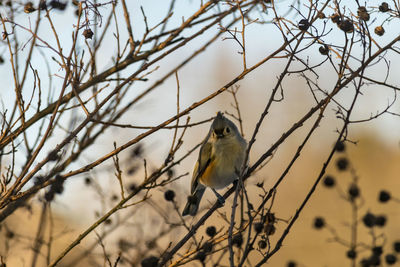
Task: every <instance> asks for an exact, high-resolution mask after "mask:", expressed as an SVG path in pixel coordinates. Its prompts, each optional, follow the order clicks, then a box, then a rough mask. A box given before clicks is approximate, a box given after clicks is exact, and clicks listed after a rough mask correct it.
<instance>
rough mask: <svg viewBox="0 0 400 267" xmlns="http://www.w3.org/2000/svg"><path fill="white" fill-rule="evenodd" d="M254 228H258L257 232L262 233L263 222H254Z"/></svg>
mask: <svg viewBox="0 0 400 267" xmlns="http://www.w3.org/2000/svg"><path fill="white" fill-rule="evenodd" d="M254 230H256V233H261V231H262V230H263V224H262V223H260V222H258V223H255V224H254Z"/></svg>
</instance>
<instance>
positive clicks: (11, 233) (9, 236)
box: [6, 230, 15, 239]
mask: <svg viewBox="0 0 400 267" xmlns="http://www.w3.org/2000/svg"><path fill="white" fill-rule="evenodd" d="M14 236H15V234H14V232H13V231H10V230H7V232H6V238H7V239H13V238H14Z"/></svg>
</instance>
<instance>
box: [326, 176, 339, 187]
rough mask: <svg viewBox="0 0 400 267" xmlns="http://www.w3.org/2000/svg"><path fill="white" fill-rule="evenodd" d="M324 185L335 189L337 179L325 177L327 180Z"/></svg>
mask: <svg viewBox="0 0 400 267" xmlns="http://www.w3.org/2000/svg"><path fill="white" fill-rule="evenodd" d="M323 182H324V185H325V186H326V187H333V186H335V183H336V182H335V178H333V177H332V176H330V175H327V176H325V178H324V181H323Z"/></svg>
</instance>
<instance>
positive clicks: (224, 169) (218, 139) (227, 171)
mask: <svg viewBox="0 0 400 267" xmlns="http://www.w3.org/2000/svg"><path fill="white" fill-rule="evenodd" d="M246 149H247V141H246V140H245V139H244V138H243V137H242V135H241V134H240V132H239V130H238V128H237V127H236V125H235V124H234V123H233V122H232V121H231V120H229V119H227V118H226V117H225V116H224V115H223V114H222V113H221V112H218V113H217V116H216V117H215V119H214V120H213V122H212V124H211V126H210V130H209V132H208V134H207V136H206V138H205V139H204V141H203V143H202V145H201V147H200V152H199V157H198V159H197V161H196V164H195V167H194V170H193V175H192V182H191V195H189V196H188V200H187V203H186V206H185V208H184V209H183V211H182V216H186V215H191V216H195V215H196V213H197V211H198V209H199V205H200V201H201V198H202V197H203V194H204V191H205V190H206V188H207V187H209V188H211V190H212V191H213V192H214V194H215V195H216V196H217V198H218V201H219V202H220V203H221V204H222V205H223V204H224V203H225V200H224V198H223V197H222V196H221V195H220V194H218V192H217V191H216V189H222V188H225V187H227V186H228V185H230V184H231V183H232V182H234V181H235V180H237V179H238V178H239V175H240V171H241V168H242V167H243V165H244V161H245V159H246Z"/></svg>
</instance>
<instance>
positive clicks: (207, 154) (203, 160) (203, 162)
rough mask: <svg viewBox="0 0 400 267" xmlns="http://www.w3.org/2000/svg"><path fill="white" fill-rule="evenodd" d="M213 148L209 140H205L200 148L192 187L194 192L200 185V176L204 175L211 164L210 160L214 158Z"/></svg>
mask: <svg viewBox="0 0 400 267" xmlns="http://www.w3.org/2000/svg"><path fill="white" fill-rule="evenodd" d="M211 148H212V145H211V143H209V142H205V143H204V144H203V145H202V147H201V148H200V153H199V159H198V160H197V162H196V165H195V166H194V170H193V177H192V189H191V192H192V193H193V192H194V191H195V190H196V188H197V186H198V185H199V179H200V177H201V176H202V175H203V173H204V171H205V170H206V169H207V167H208V166H209V165H210V162H211V160H212V159H211Z"/></svg>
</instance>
